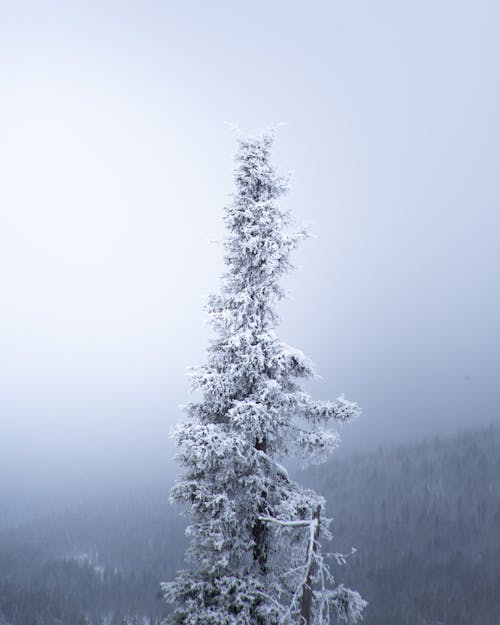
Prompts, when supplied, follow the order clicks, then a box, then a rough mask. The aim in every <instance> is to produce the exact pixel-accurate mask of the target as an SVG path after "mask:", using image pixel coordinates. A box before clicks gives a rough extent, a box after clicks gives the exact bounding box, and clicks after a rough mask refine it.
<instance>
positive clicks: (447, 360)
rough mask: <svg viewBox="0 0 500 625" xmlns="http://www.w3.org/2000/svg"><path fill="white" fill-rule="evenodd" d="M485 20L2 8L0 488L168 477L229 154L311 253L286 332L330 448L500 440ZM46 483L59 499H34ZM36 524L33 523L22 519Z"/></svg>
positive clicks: (228, 185) (304, 252)
mask: <svg viewBox="0 0 500 625" xmlns="http://www.w3.org/2000/svg"><path fill="white" fill-rule="evenodd" d="M499 18H500V8H499V5H498V3H496V2H494V1H491V2H488V1H486V0H480V1H478V2H474V3H472V2H456V1H453V2H452V1H451V0H450V1H443V2H438V3H435V2H429V1H424V2H420V3H418V4H414V3H400V2H396V1H392V2H391V1H382V2H377V3H373V2H311V3H308V4H307V5H305V4H304V3H299V2H292V3H290V2H281V1H277V2H272V3H264V2H254V3H250V4H244V3H238V2H229V1H227V2H223V1H217V2H213V3H201V2H200V3H196V2H186V3H174V2H106V3H102V2H86V3H82V2H75V3H65V2H29V1H26V2H23V1H21V2H9V1H6V2H2V4H1V6H0V75H1V81H0V137H1V139H0V171H1V184H0V212H1V227H0V284H1V307H0V345H1V349H0V445H1V453H0V476H1V479H0V489H1V492H2V493H4V494H5V493H7V494H8V493H10V494H11V496H13V497H14V499H15V501H16V504H15V505H16V506H18V508H19V510H22V509H23V505H24V504H23V496H24V495H23V493H27V492H29V493H30V502H31V504H32V503H33V501H35V500H36V499H37V498H38V500H39V503H40V505H50V493H51V492H56V491H57V490H58V489H61V490H62V491H63V492H67V491H68V490H73V491H74V490H77V491H78V492H79V493H80V492H82V491H83V490H85V489H88V490H92V489H93V488H101V487H102V486H103V485H105V484H107V483H109V484H114V483H118V482H122V483H123V482H127V481H134V482H135V483H137V482H139V483H140V482H141V480H147V479H148V476H155V477H160V476H163V475H164V476H165V489H166V490H165V492H167V490H168V483H169V480H170V479H171V477H170V476H171V473H172V470H173V469H172V466H173V465H172V457H173V455H174V452H175V450H174V448H173V443H172V441H171V440H170V439H169V431H170V429H171V427H172V426H173V425H174V424H175V422H176V421H177V420H179V419H180V418H182V414H181V413H180V411H179V409H178V405H179V404H182V403H184V402H186V401H187V400H189V391H188V386H187V380H186V378H185V372H186V369H187V367H188V366H190V365H192V364H197V363H200V362H202V361H203V359H204V352H205V348H206V345H207V342H208V340H209V337H210V329H209V328H208V327H207V326H206V325H205V323H204V313H203V304H204V299H205V297H206V295H207V294H208V293H209V292H210V291H212V290H214V289H216V288H217V287H218V285H219V276H220V274H221V272H222V269H223V267H222V249H221V247H220V246H218V245H216V244H213V243H211V242H210V241H211V240H212V239H220V238H221V237H223V235H224V231H223V224H222V207H223V205H224V204H225V203H226V202H227V201H228V197H229V194H230V193H231V191H232V167H233V161H232V159H233V155H234V152H235V136H234V133H232V132H231V131H230V130H229V128H228V126H227V125H225V122H230V123H236V124H238V125H239V126H240V127H241V128H242V129H243V130H244V131H249V132H257V131H259V130H261V129H263V128H266V127H267V126H269V125H270V124H273V123H280V122H284V123H285V124H286V125H284V126H282V127H280V129H279V132H278V135H277V141H276V148H275V163H276V166H277V168H278V170H279V171H281V172H283V173H287V172H288V171H290V170H294V174H293V188H292V190H291V192H290V193H289V195H288V197H287V198H286V199H285V202H286V205H287V207H289V208H290V209H291V210H292V212H293V213H294V215H295V216H296V219H297V222H298V223H299V224H300V223H302V222H310V223H311V222H312V224H313V225H312V230H313V232H315V233H316V234H317V235H318V236H317V238H316V239H313V240H310V241H307V242H305V243H303V245H302V247H301V249H300V250H299V251H298V252H297V254H296V257H295V259H296V262H297V265H298V266H299V269H298V270H297V271H296V272H295V273H294V274H293V275H291V276H290V278H289V279H288V281H287V287H288V288H289V289H290V291H291V294H292V298H291V299H290V300H289V301H286V302H284V303H283V305H282V306H281V313H282V317H283V323H282V325H281V327H280V329H279V334H280V336H281V337H282V338H283V339H284V340H285V341H287V342H289V343H290V344H292V345H294V346H296V347H298V348H300V349H302V350H304V351H305V352H306V353H307V354H308V355H310V356H311V357H312V359H313V360H314V361H315V362H316V363H317V368H318V372H319V373H320V374H321V376H322V379H321V380H318V381H317V382H315V383H314V384H312V385H311V386H310V390H311V392H312V393H313V394H314V395H315V396H316V397H318V398H322V399H333V398H335V397H336V396H338V395H339V394H341V393H345V395H346V397H347V398H349V399H352V400H356V401H358V402H359V403H360V405H361V407H362V408H363V415H362V417H361V418H360V419H359V420H358V421H357V422H355V423H354V424H353V425H351V426H349V427H348V428H346V430H345V431H344V433H343V443H342V447H341V449H340V451H339V454H347V453H352V452H356V451H362V450H369V449H375V448H377V447H378V446H379V445H381V444H385V443H388V442H389V443H390V442H405V441H408V440H411V439H414V438H418V437H421V436H432V435H434V434H439V433H441V434H443V433H444V434H446V433H451V432H454V431H455V430H459V429H461V428H464V427H466V426H472V425H481V424H488V423H491V422H497V423H498V421H499V420H500V414H499V400H498V392H497V386H498V382H497V380H498V370H499V364H500V363H499V359H500V357H499V350H498V345H499V339H500V336H499V334H500V332H499V324H498V319H499V317H500V314H499V313H500V310H499V309H500V298H499V271H498V267H499V256H500V252H499V245H498V232H499V227H500V218H499V211H498V204H499V200H500V182H499V180H500V179H499V176H498V171H499V165H500V121H499V116H498V110H499V105H500V102H499V99H500V84H499V82H500V75H499V71H498V59H499V58H500V49H499V48H500V42H499V39H498V24H499ZM51 489H52V490H51ZM31 504H30V505H31Z"/></svg>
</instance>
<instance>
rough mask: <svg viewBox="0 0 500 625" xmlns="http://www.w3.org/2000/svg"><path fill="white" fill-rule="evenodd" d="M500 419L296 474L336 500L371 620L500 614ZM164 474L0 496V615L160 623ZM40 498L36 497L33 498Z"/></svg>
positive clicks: (456, 624) (408, 621)
mask: <svg viewBox="0 0 500 625" xmlns="http://www.w3.org/2000/svg"><path fill="white" fill-rule="evenodd" d="M499 459H500V428H499V427H498V426H491V427H486V428H481V429H476V430H467V431H464V432H463V433H461V434H459V435H455V436H452V437H445V438H442V437H441V438H438V437H435V438H434V437H433V438H428V439H425V440H422V441H421V442H418V443H414V444H408V445H404V446H392V447H384V448H381V449H380V450H378V451H373V452H371V453H366V454H355V455H351V456H349V457H347V458H343V459H335V458H332V459H331V460H330V461H329V462H327V464H326V465H323V466H322V467H321V470H317V469H314V468H312V469H309V470H307V471H306V472H303V473H300V474H297V475H296V476H294V477H297V479H300V481H301V482H303V483H305V484H308V485H310V486H314V488H317V489H318V490H319V491H320V492H322V493H323V494H324V495H325V496H326V497H327V498H328V499H329V500H330V501H332V502H333V501H337V502H338V505H336V506H335V510H333V509H332V510H331V511H330V510H327V512H329V513H330V514H331V515H332V516H333V517H334V522H333V527H332V530H333V532H334V534H335V546H336V548H337V549H344V550H349V549H350V547H351V546H355V547H356V548H357V553H356V554H355V555H354V556H352V557H351V558H349V561H348V565H346V566H344V567H342V571H341V572H339V571H337V569H335V568H334V572H335V574H337V573H338V574H339V575H340V576H341V578H342V580H345V581H346V582H347V583H350V584H352V585H353V586H354V585H355V587H356V588H357V589H358V590H359V591H360V592H361V593H362V594H363V596H364V597H365V598H366V599H367V600H368V601H369V602H370V607H369V609H367V611H366V616H365V620H364V623H366V625H381V624H383V625H439V624H441V623H445V624H448V623H451V624H452V625H498V614H499V602H498V563H499V561H500V532H498V527H499V524H500V464H499V463H500V460H499ZM167 496H168V484H165V483H164V482H163V481H158V480H151V481H149V482H147V481H146V482H145V481H141V482H138V483H136V484H129V485H126V484H116V485H114V486H113V487H112V488H109V489H107V490H105V491H103V490H101V491H100V492H99V493H97V489H96V492H94V493H93V494H91V493H89V492H87V495H85V496H82V495H79V494H77V493H73V495H70V496H65V497H64V498H63V499H62V500H60V501H59V502H58V503H56V502H53V504H52V507H53V512H52V513H51V514H47V513H45V514H43V516H41V511H40V509H39V508H38V509H37V508H33V509H31V510H23V511H22V516H23V517H24V518H26V517H28V516H29V517H30V518H31V520H30V521H24V522H20V519H19V515H20V512H19V511H18V510H17V511H16V509H15V507H14V503H15V498H13V497H7V495H2V499H1V501H0V511H1V516H0V522H1V531H0V623H2V625H7V624H8V625H27V624H36V625H61V624H64V625H81V624H82V623H84V622H86V620H87V622H89V623H90V624H91V625H104V624H105V623H106V624H107V623H113V625H122V624H123V623H127V624H131V625H132V624H133V625H136V624H139V623H140V624H141V625H143V624H146V623H147V624H148V625H149V624H150V623H153V624H155V625H156V624H158V623H159V621H160V619H161V616H162V615H165V613H166V612H165V609H166V606H165V604H164V602H163V599H162V598H161V597H160V588H159V583H158V580H162V579H163V580H167V579H173V578H174V576H175V573H176V571H177V570H178V569H179V568H181V567H182V566H183V557H184V550H185V547H186V540H185V537H184V524H183V522H182V519H181V518H180V517H179V515H178V514H177V512H178V511H177V510H175V509H172V507H171V506H170V505H169V504H168V501H167ZM33 499H34V498H33Z"/></svg>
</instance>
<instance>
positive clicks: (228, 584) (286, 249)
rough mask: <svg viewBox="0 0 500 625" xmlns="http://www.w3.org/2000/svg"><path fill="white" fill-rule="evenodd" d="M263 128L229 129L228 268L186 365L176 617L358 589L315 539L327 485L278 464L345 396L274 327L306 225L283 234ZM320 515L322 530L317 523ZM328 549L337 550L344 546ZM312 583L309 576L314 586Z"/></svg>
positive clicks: (336, 604) (276, 614)
mask: <svg viewBox="0 0 500 625" xmlns="http://www.w3.org/2000/svg"><path fill="white" fill-rule="evenodd" d="M272 143H273V134H272V133H267V134H264V135H263V136H260V137H257V138H241V137H240V139H239V150H238V154H237V157H236V169H235V181H236V192H235V193H234V195H233V197H232V202H231V203H230V205H229V206H228V207H227V208H226V209H225V222H226V226H227V230H228V235H227V238H226V240H225V262H226V267H227V271H226V273H225V274H224V276H223V283H222V288H221V290H220V293H217V294H214V295H212V296H211V297H210V298H209V302H208V313H209V317H210V321H211V324H212V326H213V327H214V329H215V331H216V333H217V338H215V340H213V341H212V343H211V345H210V347H209V349H208V362H207V364H205V365H203V366H200V367H197V368H195V369H194V370H193V371H192V381H193V386H194V388H195V389H198V390H199V391H200V392H201V400H200V401H198V402H194V403H191V404H189V405H188V406H187V407H186V409H187V414H188V418H187V420H186V421H185V422H184V423H183V424H182V425H180V426H179V427H178V429H177V431H176V439H177V444H178V446H179V448H180V453H179V455H178V459H179V461H180V463H181V464H182V465H183V466H184V467H185V474H184V476H183V477H182V478H181V479H179V480H178V481H177V483H176V484H175V486H174V487H173V490H172V499H173V500H174V501H176V502H180V503H182V504H184V505H186V506H187V507H188V511H189V513H190V517H191V521H192V522H191V525H190V526H189V527H188V530H187V531H188V535H189V536H190V537H191V544H190V547H189V550H188V560H189V561H190V563H191V567H190V569H189V570H186V571H182V572H180V573H179V575H178V577H177V579H176V580H175V581H174V582H170V583H165V584H163V589H164V592H165V596H166V599H167V601H168V602H169V603H171V604H172V605H173V613H172V615H171V616H170V617H169V622H170V623H172V624H176V625H278V624H283V625H285V624H286V625H288V624H292V623H297V624H300V623H304V622H307V623H311V624H312V623H314V624H316V625H319V624H321V623H326V622H328V620H329V617H330V615H332V614H333V615H334V616H335V617H337V619H338V620H345V621H346V622H348V623H356V622H357V621H358V620H360V618H361V613H362V611H363V608H364V607H365V605H366V603H365V602H364V601H363V600H362V599H361V597H360V596H359V594H358V593H357V592H355V591H351V590H349V589H348V588H345V587H344V586H342V585H340V586H337V587H333V589H330V587H331V582H333V580H332V578H331V575H330V573H329V571H328V568H327V566H326V564H325V561H324V559H323V557H322V555H321V550H320V547H319V544H318V542H317V538H318V533H319V523H320V515H319V511H320V509H321V507H322V506H323V504H324V501H323V499H322V498H321V497H320V496H318V495H317V494H316V493H314V492H313V491H311V490H308V489H305V488H303V487H301V486H299V485H298V484H296V483H295V482H293V481H292V480H290V479H289V477H288V475H287V473H286V471H285V469H284V468H283V467H282V466H281V465H280V464H278V462H277V461H278V460H279V459H281V458H282V457H284V456H286V455H288V454H291V453H293V454H294V456H295V457H296V456H297V455H300V456H301V457H302V458H303V459H304V460H305V461H308V460H309V461H312V462H318V461H320V460H321V459H323V458H324V457H325V455H327V454H328V452H330V451H331V450H332V449H333V448H335V447H336V445H337V443H338V435H337V434H336V433H335V432H334V431H332V430H331V429H328V424H329V422H331V421H334V422H335V421H337V422H342V423H344V422H347V421H349V420H350V419H352V418H353V417H354V416H356V415H357V414H358V412H359V408H358V406H357V405H356V404H355V403H352V402H349V401H347V400H345V399H343V398H339V399H337V400H336V401H333V402H318V401H313V400H312V399H311V398H310V397H309V395H308V394H307V393H306V392H304V391H303V390H302V388H301V386H300V384H299V380H300V379H307V378H312V377H313V376H314V375H315V374H314V370H313V366H312V364H311V362H310V361H309V359H308V358H306V356H304V354H303V353H302V352H300V351H299V350H297V349H294V348H291V347H289V346H288V345H286V344H285V343H283V342H282V341H280V340H279V339H278V338H277V336H276V334H275V327H276V325H277V322H278V316H277V313H276V310H275V308H276V304H277V302H278V301H279V300H280V299H281V298H282V297H283V295H284V291H283V289H282V287H281V286H280V278H281V276H282V275H283V274H285V273H287V272H288V271H289V270H290V269H291V267H292V266H291V264H290V260H289V256H290V252H291V251H292V250H293V249H294V248H295V247H296V245H297V243H298V242H299V241H300V239H302V238H304V237H305V236H307V234H306V232H305V231H300V232H296V233H293V234H290V233H288V232H287V227H288V226H289V225H290V216H289V214H288V212H286V211H284V210H283V209H282V208H281V207H280V205H279V203H278V200H279V198H280V196H281V195H282V194H283V193H284V192H285V191H286V190H287V182H286V180H285V179H283V178H281V177H279V176H277V175H276V173H275V171H274V168H273V166H272V164H271V162H270V156H271V147H272ZM325 525H326V524H325V523H324V520H323V519H321V531H322V535H325V534H327V535H328V530H327V528H326V527H325ZM336 555H337V560H340V559H342V556H341V555H340V554H336ZM311 589H312V590H311Z"/></svg>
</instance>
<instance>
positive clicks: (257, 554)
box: [253, 437, 269, 575]
mask: <svg viewBox="0 0 500 625" xmlns="http://www.w3.org/2000/svg"><path fill="white" fill-rule="evenodd" d="M255 449H258V450H259V451H263V452H264V453H266V451H267V440H266V438H265V437H264V438H263V439H262V440H256V441H255ZM266 499H267V493H266V492H265V491H262V493H261V501H260V503H259V506H258V512H259V515H262V514H265V513H266ZM268 533H269V530H268V528H267V525H266V524H265V523H263V522H262V521H261V520H260V519H257V520H256V522H255V525H254V526H253V539H254V548H253V557H254V560H255V561H256V562H258V564H259V568H260V572H261V573H262V574H263V575H266V573H267V536H268Z"/></svg>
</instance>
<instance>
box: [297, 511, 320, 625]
mask: <svg viewBox="0 0 500 625" xmlns="http://www.w3.org/2000/svg"><path fill="white" fill-rule="evenodd" d="M320 513H321V506H318V507H317V508H316V510H315V511H314V513H313V517H312V518H313V519H316V520H317V522H316V527H315V529H314V534H313V536H312V537H311V538H309V543H308V545H307V556H306V558H307V560H306V562H307V571H306V579H305V582H304V586H303V587H302V601H301V604H300V616H301V619H302V625H311V622H312V619H311V616H312V599H313V591H312V578H313V577H314V573H315V572H316V563H315V560H314V554H315V553H316V550H317V548H318V538H319V517H320ZM311 543H312V544H311Z"/></svg>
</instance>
